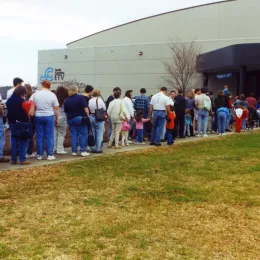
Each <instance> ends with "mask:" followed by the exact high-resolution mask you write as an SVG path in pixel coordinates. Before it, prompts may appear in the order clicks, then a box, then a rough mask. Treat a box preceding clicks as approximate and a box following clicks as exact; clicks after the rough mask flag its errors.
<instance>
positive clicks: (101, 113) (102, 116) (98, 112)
mask: <svg viewBox="0 0 260 260" xmlns="http://www.w3.org/2000/svg"><path fill="white" fill-rule="evenodd" d="M96 105H97V108H96V109H95V117H96V120H97V121H98V122H103V121H105V120H106V111H105V110H104V109H103V108H98V98H97V99H96Z"/></svg>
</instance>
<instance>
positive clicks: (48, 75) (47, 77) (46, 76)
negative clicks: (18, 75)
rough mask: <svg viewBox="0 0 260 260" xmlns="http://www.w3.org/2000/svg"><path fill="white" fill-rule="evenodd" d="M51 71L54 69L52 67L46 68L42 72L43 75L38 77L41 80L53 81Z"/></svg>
mask: <svg viewBox="0 0 260 260" xmlns="http://www.w3.org/2000/svg"><path fill="white" fill-rule="evenodd" d="M53 71H54V69H53V68H52V67H49V68H47V69H46V70H45V72H44V75H43V76H41V77H40V80H41V81H44V80H49V81H53V76H52V72H53Z"/></svg>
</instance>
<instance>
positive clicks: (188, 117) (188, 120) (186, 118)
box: [184, 109, 192, 137]
mask: <svg viewBox="0 0 260 260" xmlns="http://www.w3.org/2000/svg"><path fill="white" fill-rule="evenodd" d="M191 125H192V117H191V112H190V109H186V110H185V116H184V136H186V135H187V136H188V137H190V127H191Z"/></svg>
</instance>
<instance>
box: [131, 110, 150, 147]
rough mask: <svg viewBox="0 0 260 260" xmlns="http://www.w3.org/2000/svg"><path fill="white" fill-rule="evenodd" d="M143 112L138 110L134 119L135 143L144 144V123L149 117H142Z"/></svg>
mask: <svg viewBox="0 0 260 260" xmlns="http://www.w3.org/2000/svg"><path fill="white" fill-rule="evenodd" d="M143 116H144V114H143V112H139V113H138V114H137V115H136V117H135V119H134V122H135V128H136V131H135V142H134V143H135V144H145V142H144V123H146V122H149V121H150V119H149V118H146V119H145V118H143Z"/></svg>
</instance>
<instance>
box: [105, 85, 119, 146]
mask: <svg viewBox="0 0 260 260" xmlns="http://www.w3.org/2000/svg"><path fill="white" fill-rule="evenodd" d="M116 91H120V92H121V88H119V87H115V88H114V89H113V93H112V94H111V95H110V96H109V97H108V98H107V101H106V108H107V110H108V107H109V104H110V102H112V101H113V100H114V99H115V97H114V93H115V92H116ZM111 133H112V122H111V120H110V119H109V118H108V132H107V135H108V141H109V139H110V136H111Z"/></svg>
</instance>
